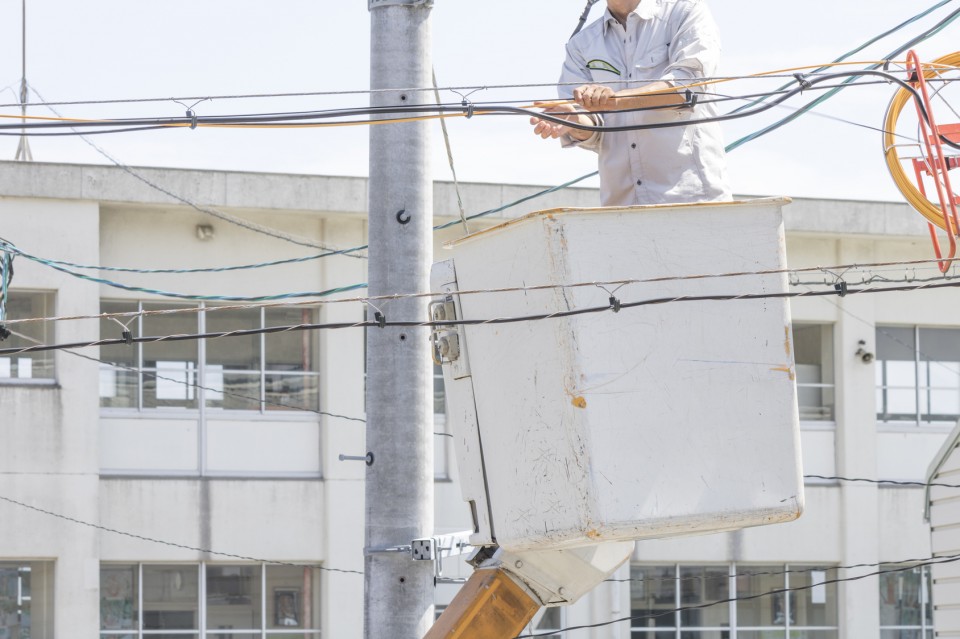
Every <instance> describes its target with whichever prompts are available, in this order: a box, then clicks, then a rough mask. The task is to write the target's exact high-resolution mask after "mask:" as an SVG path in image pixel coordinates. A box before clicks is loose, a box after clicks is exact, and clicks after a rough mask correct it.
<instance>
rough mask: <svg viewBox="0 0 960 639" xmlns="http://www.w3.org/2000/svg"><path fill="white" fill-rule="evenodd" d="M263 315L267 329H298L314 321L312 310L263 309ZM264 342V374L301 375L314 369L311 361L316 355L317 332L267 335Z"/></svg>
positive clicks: (305, 331) (314, 316)
mask: <svg viewBox="0 0 960 639" xmlns="http://www.w3.org/2000/svg"><path fill="white" fill-rule="evenodd" d="M264 314H265V317H264V319H265V325H266V326H267V327H271V326H299V325H301V324H315V323H316V322H317V311H316V309H312V308H302V307H295V308H267V309H264ZM264 340H265V342H266V353H267V363H266V368H267V370H268V371H285V372H302V373H303V372H311V371H315V370H316V366H315V364H314V358H315V357H316V353H317V331H307V330H303V331H287V332H283V333H267V334H266V335H264Z"/></svg>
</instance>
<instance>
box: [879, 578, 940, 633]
mask: <svg viewBox="0 0 960 639" xmlns="http://www.w3.org/2000/svg"><path fill="white" fill-rule="evenodd" d="M902 568H904V566H902V565H900V564H883V565H881V566H880V570H881V571H883V570H894V569H895V570H897V571H898V572H899V573H901V574H902V573H906V572H907V571H906V570H900V569H902ZM912 568H913V569H914V570H916V569H917V568H919V569H920V611H921V613H920V625H901V626H890V625H887V626H885V625H883V615H882V614H881V615H880V636H881V637H882V636H883V632H884V631H885V630H886V631H892V632H900V631H903V630H907V631H910V630H913V631H918V632H919V633H920V637H921V639H928V638H929V639H932V638H933V636H934V634H933V633H934V630H935V628H934V624H933V622H932V620H933V575H932V573H931V570H930V566H923V565H920V566H913V567H912ZM894 574H896V573H894ZM878 588H879V589H880V605H881V613H882V606H883V580H882V579H881V580H880V583H879V584H878ZM928 613H929V615H928ZM928 616H929V619H930V620H931V623H929V624H928V623H927V619H928Z"/></svg>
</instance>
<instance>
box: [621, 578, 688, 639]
mask: <svg viewBox="0 0 960 639" xmlns="http://www.w3.org/2000/svg"><path fill="white" fill-rule="evenodd" d="M676 589H677V575H676V567H675V566H631V567H630V616H631V617H634V619H633V621H632V622H631V625H632V628H631V630H633V631H637V630H653V629H658V630H659V632H655V633H644V634H643V635H641V636H644V637H645V639H667V638H673V637H674V636H675V635H674V633H673V632H666V629H673V628H675V627H676V623H677V622H676V614H675V613H673V612H672V611H673V610H675V609H676V608H677V592H676ZM637 617H640V618H639V619H638V618H637Z"/></svg>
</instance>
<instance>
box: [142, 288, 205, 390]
mask: <svg viewBox="0 0 960 639" xmlns="http://www.w3.org/2000/svg"><path fill="white" fill-rule="evenodd" d="M174 308H183V306H182V305H180V306H174V305H169V304H156V303H153V302H149V303H148V302H144V303H143V310H144V311H145V312H147V311H161V310H170V309H174ZM141 326H142V332H143V335H144V336H145V337H155V336H166V335H185V334H195V333H196V332H197V330H198V326H199V325H198V318H197V315H196V313H173V314H169V315H144V316H143V318H142V319H141ZM198 346H199V342H198V340H182V341H170V340H166V341H162V342H151V343H146V344H142V345H141V348H142V353H143V355H142V357H143V368H144V371H148V372H151V373H154V375H144V376H143V407H144V408H197V388H196V385H197V383H198V381H199V379H198V375H199V368H198V366H199V357H198Z"/></svg>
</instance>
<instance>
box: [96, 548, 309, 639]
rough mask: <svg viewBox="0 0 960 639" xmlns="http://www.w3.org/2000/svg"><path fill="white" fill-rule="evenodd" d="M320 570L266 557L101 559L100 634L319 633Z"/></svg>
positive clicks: (141, 637)
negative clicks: (229, 560)
mask: <svg viewBox="0 0 960 639" xmlns="http://www.w3.org/2000/svg"><path fill="white" fill-rule="evenodd" d="M318 573H319V571H317V570H314V569H313V568H310V567H300V566H274V565H263V564H252V565H251V564H247V565H219V564H203V565H199V566H198V565H196V564H103V565H101V567H100V630H101V638H102V639H106V638H107V637H125V638H129V639H133V638H137V639H145V638H149V637H156V638H157V639H159V638H160V637H169V636H171V635H176V636H178V637H194V638H199V637H203V638H204V639H206V638H209V639H225V638H226V637H230V636H233V637H237V636H241V637H249V638H250V639H253V638H254V637H270V638H272V639H278V638H280V637H284V636H290V637H293V636H296V637H297V638H298V639H319V637H320V596H319V595H320V593H319V583H320V580H319V574H318ZM141 611H142V612H141Z"/></svg>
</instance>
